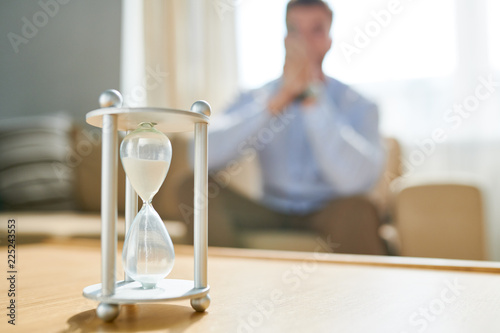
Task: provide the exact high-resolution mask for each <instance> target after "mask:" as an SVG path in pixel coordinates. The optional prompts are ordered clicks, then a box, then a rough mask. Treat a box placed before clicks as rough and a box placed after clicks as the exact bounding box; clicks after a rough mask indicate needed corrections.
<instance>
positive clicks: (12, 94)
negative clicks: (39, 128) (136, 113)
mask: <svg viewBox="0 0 500 333" xmlns="http://www.w3.org/2000/svg"><path fill="white" fill-rule="evenodd" d="M42 4H47V5H48V7H46V8H48V9H43V5H42ZM49 4H50V5H49ZM57 7H58V8H57ZM26 21H29V23H26ZM32 24H33V25H32ZM120 24H121V1H120V0H104V1H103V0H37V1H33V0H30V1H28V0H1V1H0V119H5V118H11V117H15V116H24V115H44V114H50V113H55V112H57V111H65V112H67V113H68V114H70V115H71V116H72V117H73V118H74V119H75V120H76V121H78V122H84V117H85V114H86V112H88V111H90V110H93V109H96V108H97V107H98V103H97V99H98V96H99V93H100V92H101V91H103V90H105V89H109V88H117V89H118V88H119V79H120V31H121V28H120ZM31 25H32V26H31ZM37 25H38V27H37ZM29 27H31V30H30V29H29ZM33 27H34V28H35V29H37V31H36V30H35V31H34V30H33ZM9 33H13V34H15V35H17V36H19V37H20V38H21V39H22V41H23V42H22V43H21V44H19V45H18V46H17V48H18V50H17V51H18V52H17V53H16V50H15V47H13V43H12V42H11V41H10V40H9ZM13 34H10V36H11V38H17V36H14V35H13ZM24 42H27V43H24Z"/></svg>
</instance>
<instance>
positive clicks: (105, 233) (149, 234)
mask: <svg viewBox="0 0 500 333" xmlns="http://www.w3.org/2000/svg"><path fill="white" fill-rule="evenodd" d="M99 103H100V105H101V109H97V110H94V111H91V112H89V113H87V117H86V119H87V123H89V124H91V125H93V126H96V127H100V128H102V180H101V181H102V184H101V186H102V188H101V220H102V221H101V257H102V258H101V283H99V284H95V285H91V286H88V287H86V288H84V290H83V295H84V296H85V297H87V298H89V299H93V300H96V301H99V302H100V304H99V305H98V307H97V310H96V313H97V316H98V317H99V318H101V319H103V320H104V321H112V320H114V319H115V318H116V317H117V316H118V314H119V306H120V304H136V303H143V302H163V301H169V300H180V299H190V300H191V306H192V307H193V309H195V310H196V311H205V310H206V309H207V308H208V306H209V305H210V297H209V295H208V292H209V290H210V287H209V286H208V284H207V246H208V239H207V238H208V237H207V234H208V221H207V216H208V215H207V207H208V193H207V192H208V172H207V126H208V123H209V116H210V106H209V105H208V103H206V102H204V101H198V102H195V103H194V104H193V105H192V106H191V110H190V111H184V110H174V109H160V108H124V107H122V98H121V95H120V93H119V92H117V91H116V90H107V91H105V92H103V93H102V94H101V96H100V98H99ZM193 130H194V134H195V165H194V181H195V182H194V183H195V184H194V198H193V205H194V207H193V208H194V209H193V213H194V242H193V247H194V281H190V280H180V279H169V278H165V277H166V276H167V275H168V274H169V273H170V271H171V270H172V267H173V265H174V258H175V254H174V247H173V244H172V240H171V239H170V236H169V234H168V231H167V229H166V228H165V225H164V224H163V221H162V220H161V218H160V216H159V215H158V213H157V212H156V211H155V210H154V208H153V206H152V204H151V201H152V199H153V197H154V195H155V194H156V193H157V192H158V189H159V188H160V186H161V185H162V183H163V181H164V180H165V177H166V176H167V173H168V170H169V167H170V162H171V159H172V145H171V144H170V140H169V139H168V137H167V136H166V135H165V134H164V133H173V132H186V131H193ZM118 131H126V132H129V133H128V135H127V136H126V137H125V138H124V140H123V142H122V144H121V146H120V157H121V162H122V164H123V167H124V169H125V173H126V174H127V185H126V202H125V234H126V236H125V243H124V247H123V253H122V263H123V267H124V271H125V278H124V280H122V281H117V280H116V252H117V238H118V237H117V232H116V223H117V187H118V186H117V185H118V184H117V174H118V170H117V168H118ZM137 194H138V195H139V197H140V198H141V199H142V201H143V205H142V208H141V210H140V211H139V212H138V213H137Z"/></svg>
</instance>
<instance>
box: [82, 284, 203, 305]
mask: <svg viewBox="0 0 500 333" xmlns="http://www.w3.org/2000/svg"><path fill="white" fill-rule="evenodd" d="M209 290H210V287H205V288H194V282H193V281H190V280H176V279H164V280H161V281H160V282H158V284H157V285H156V288H154V289H143V288H142V285H141V283H140V282H137V281H131V282H126V281H119V282H117V283H116V287H115V293H114V294H113V295H111V296H103V295H102V289H101V284H100V283H99V284H94V285H92V286H88V287H86V288H84V289H83V296H85V297H87V298H90V299H93V300H95V301H99V302H104V303H109V304H135V303H148V302H163V301H173V300H181V299H190V298H191V299H193V298H201V297H203V296H206V295H207V294H208V291H209Z"/></svg>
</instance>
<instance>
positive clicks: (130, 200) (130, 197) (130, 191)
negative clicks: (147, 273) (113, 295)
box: [124, 131, 138, 282]
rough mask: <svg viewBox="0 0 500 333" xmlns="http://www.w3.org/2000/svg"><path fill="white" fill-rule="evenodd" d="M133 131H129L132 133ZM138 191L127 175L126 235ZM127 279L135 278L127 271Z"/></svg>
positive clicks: (132, 218) (133, 215)
mask: <svg viewBox="0 0 500 333" xmlns="http://www.w3.org/2000/svg"><path fill="white" fill-rule="evenodd" d="M130 132H131V131H129V133H130ZM137 199H138V198H137V193H136V192H135V189H134V187H133V186H132V183H131V182H130V180H129V178H128V176H125V235H127V232H128V230H129V229H130V226H131V225H132V221H133V220H134V217H135V216H136V215H137V209H138V207H137ZM124 280H125V281H128V282H130V281H133V279H132V278H131V277H130V276H128V275H127V273H126V272H125V277H124Z"/></svg>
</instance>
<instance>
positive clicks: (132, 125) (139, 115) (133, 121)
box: [87, 108, 210, 133]
mask: <svg viewBox="0 0 500 333" xmlns="http://www.w3.org/2000/svg"><path fill="white" fill-rule="evenodd" d="M107 114H111V115H116V116H117V117H118V130H119V131H128V130H134V129H136V128H137V126H138V125H139V124H140V123H143V122H151V123H156V124H157V125H155V128H156V129H158V130H159V131H162V132H165V133H174V132H189V131H193V130H194V124H196V123H206V124H208V123H209V122H210V120H209V118H208V117H207V116H205V115H203V114H200V113H196V112H192V111H184V110H175V109H162V108H102V109H97V110H94V111H90V112H89V113H87V123H89V124H90V125H93V126H96V127H102V118H103V116H104V115H107Z"/></svg>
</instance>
